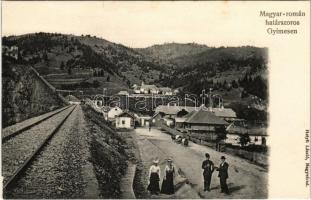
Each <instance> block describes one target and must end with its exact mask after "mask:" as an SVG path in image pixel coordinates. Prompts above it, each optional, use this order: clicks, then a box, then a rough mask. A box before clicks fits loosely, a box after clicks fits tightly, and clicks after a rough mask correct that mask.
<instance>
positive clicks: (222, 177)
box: [216, 156, 229, 194]
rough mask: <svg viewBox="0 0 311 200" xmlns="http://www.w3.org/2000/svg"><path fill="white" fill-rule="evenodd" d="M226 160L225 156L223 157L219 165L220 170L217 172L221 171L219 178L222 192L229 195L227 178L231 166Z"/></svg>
mask: <svg viewBox="0 0 311 200" xmlns="http://www.w3.org/2000/svg"><path fill="white" fill-rule="evenodd" d="M225 160H226V158H225V156H221V163H220V165H219V168H217V169H216V170H217V171H219V174H218V177H219V179H220V187H221V192H222V193H223V192H224V193H226V194H229V189H228V185H227V178H228V177H229V176H228V167H229V164H228V163H227V162H226V161H225Z"/></svg>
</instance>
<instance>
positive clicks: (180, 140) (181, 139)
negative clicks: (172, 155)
mask: <svg viewBox="0 0 311 200" xmlns="http://www.w3.org/2000/svg"><path fill="white" fill-rule="evenodd" d="M171 138H172V140H173V141H175V142H176V143H178V144H182V145H184V146H185V147H186V146H188V144H189V140H188V139H187V138H185V137H182V136H181V135H172V136H171Z"/></svg>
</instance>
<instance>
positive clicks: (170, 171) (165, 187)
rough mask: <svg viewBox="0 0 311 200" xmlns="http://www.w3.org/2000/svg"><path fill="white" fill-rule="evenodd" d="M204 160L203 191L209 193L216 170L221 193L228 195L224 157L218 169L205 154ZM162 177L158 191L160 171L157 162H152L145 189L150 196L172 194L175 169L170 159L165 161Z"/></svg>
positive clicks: (226, 168)
mask: <svg viewBox="0 0 311 200" xmlns="http://www.w3.org/2000/svg"><path fill="white" fill-rule="evenodd" d="M205 157H206V159H205V160H204V161H203V163H202V169H203V178H204V191H210V185H211V180H212V174H213V172H214V171H215V170H216V171H218V172H219V173H218V177H219V180H220V187H221V193H225V194H229V189H228V185H227V179H228V177H229V176H228V167H229V164H228V163H227V162H226V158H225V156H221V158H220V159H221V163H220V165H219V167H216V166H215V165H214V163H213V162H212V161H211V160H210V155H209V154H208V153H206V154H205ZM164 173H165V174H164V176H163V181H162V186H161V189H160V177H161V169H160V166H159V160H158V159H155V160H153V164H152V165H151V167H150V169H149V184H148V187H147V189H148V190H149V191H150V193H151V194H159V193H163V194H174V193H175V190H174V175H175V167H174V165H173V160H172V159H167V164H166V166H165V172H164Z"/></svg>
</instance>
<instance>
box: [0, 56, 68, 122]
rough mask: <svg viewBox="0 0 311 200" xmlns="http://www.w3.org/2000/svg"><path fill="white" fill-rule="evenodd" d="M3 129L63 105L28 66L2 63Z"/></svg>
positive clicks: (58, 96) (49, 87)
mask: <svg viewBox="0 0 311 200" xmlns="http://www.w3.org/2000/svg"><path fill="white" fill-rule="evenodd" d="M2 89H3V90H2V91H3V94H2V106H3V110H2V126H3V127H7V126H10V125H12V124H15V123H18V122H21V121H24V120H26V119H29V118H31V117H35V116H38V115H41V114H43V113H46V112H49V111H52V110H55V109H56V108H58V107H62V106H64V105H65V104H66V102H65V100H64V98H63V97H62V96H61V95H59V94H58V93H57V92H56V90H55V88H54V87H53V86H52V85H50V84H49V83H48V82H47V81H46V80H44V78H42V77H41V76H40V75H39V74H38V73H37V72H36V71H35V70H34V69H33V68H32V67H31V66H29V65H22V64H17V63H11V62H8V61H6V62H3V70H2Z"/></svg>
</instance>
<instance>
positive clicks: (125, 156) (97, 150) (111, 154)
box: [83, 106, 136, 198]
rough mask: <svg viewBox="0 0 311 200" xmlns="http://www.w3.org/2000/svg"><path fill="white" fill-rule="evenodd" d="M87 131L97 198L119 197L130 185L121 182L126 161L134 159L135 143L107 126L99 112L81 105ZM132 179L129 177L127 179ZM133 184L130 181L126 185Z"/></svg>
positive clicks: (124, 134)
mask: <svg viewBox="0 0 311 200" xmlns="http://www.w3.org/2000/svg"><path fill="white" fill-rule="evenodd" d="M83 111H84V114H85V119H86V121H87V126H88V130H89V134H90V150H91V151H90V152H91V162H92V163H93V166H94V170H95V174H96V178H97V180H98V184H99V192H100V198H121V197H122V196H124V192H129V190H130V188H126V189H125V190H124V187H122V186H123V185H122V186H121V184H122V180H124V176H126V173H128V171H131V170H128V165H129V163H135V160H136V158H135V152H134V146H133V145H132V143H131V142H129V140H130V139H131V137H129V133H126V132H122V133H120V132H117V131H116V130H114V129H113V128H112V127H109V126H108V124H107V123H106V121H105V120H104V118H103V117H102V115H100V114H99V113H96V112H95V111H94V110H93V109H91V108H90V107H88V106H83ZM129 182H131V181H129ZM129 187H132V185H129Z"/></svg>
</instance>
